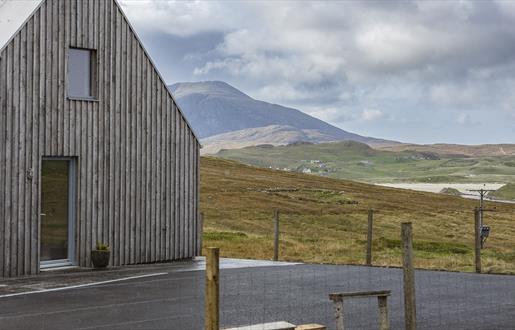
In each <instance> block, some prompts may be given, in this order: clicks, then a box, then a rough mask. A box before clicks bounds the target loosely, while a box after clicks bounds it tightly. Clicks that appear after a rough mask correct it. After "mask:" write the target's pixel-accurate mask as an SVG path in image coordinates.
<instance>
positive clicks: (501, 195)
mask: <svg viewBox="0 0 515 330" xmlns="http://www.w3.org/2000/svg"><path fill="white" fill-rule="evenodd" d="M488 197H494V198H496V199H502V200H511V201H515V183H510V184H507V185H505V186H504V187H501V188H499V189H498V190H496V191H492V192H491V193H489V194H488Z"/></svg>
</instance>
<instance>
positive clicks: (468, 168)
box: [216, 141, 515, 183]
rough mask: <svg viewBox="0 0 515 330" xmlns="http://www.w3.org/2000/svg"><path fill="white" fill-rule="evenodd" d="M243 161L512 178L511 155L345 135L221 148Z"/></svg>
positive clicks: (337, 170)
mask: <svg viewBox="0 0 515 330" xmlns="http://www.w3.org/2000/svg"><path fill="white" fill-rule="evenodd" d="M216 156H217V157H221V158H226V159H232V160H236V161H239V162H242V163H245V164H248V165H254V166H259V167H265V168H275V169H284V170H289V171H296V172H305V173H313V174H318V175H323V176H329V177H333V178H340V179H351V180H358V181H365V182H372V183H385V182H388V183H392V182H427V183H439V182H441V183H448V182H454V183H460V182H461V183H485V182H515V175H514V174H515V165H514V164H515V156H503V157H465V156H459V157H456V156H451V155H445V154H444V155H439V154H436V153H433V152H427V151H399V152H394V151H384V150H377V149H373V148H371V147H369V146H368V145H366V144H362V143H358V142H352V141H346V142H336V143H322V144H295V145H288V146H277V147H272V146H256V147H247V148H243V149H233V150H221V151H220V152H219V153H217V154H216Z"/></svg>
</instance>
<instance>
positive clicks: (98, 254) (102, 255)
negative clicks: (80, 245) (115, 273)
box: [91, 242, 111, 268]
mask: <svg viewBox="0 0 515 330" xmlns="http://www.w3.org/2000/svg"><path fill="white" fill-rule="evenodd" d="M110 257H111V250H110V249H109V245H107V244H105V243H100V242H97V246H96V249H95V250H93V251H91V262H92V263H93V266H94V267H95V268H106V267H107V265H109V258H110Z"/></svg>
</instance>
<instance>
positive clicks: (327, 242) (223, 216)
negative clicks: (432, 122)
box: [201, 157, 515, 273]
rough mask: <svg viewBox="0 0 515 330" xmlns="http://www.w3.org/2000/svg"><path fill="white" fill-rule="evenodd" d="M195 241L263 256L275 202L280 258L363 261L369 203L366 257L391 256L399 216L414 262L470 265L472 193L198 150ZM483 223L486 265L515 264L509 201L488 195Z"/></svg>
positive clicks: (395, 255) (382, 260)
mask: <svg viewBox="0 0 515 330" xmlns="http://www.w3.org/2000/svg"><path fill="white" fill-rule="evenodd" d="M201 169H202V170H201V209H202V212H204V215H205V224H204V231H205V232H204V246H213V245H214V246H218V247H220V248H221V254H222V256H225V257H236V258H254V259H270V258H271V257H272V255H273V212H274V209H279V210H280V219H281V226H280V229H281V243H280V259H281V260H289V261H304V262H312V263H334V264H362V263H364V260H365V242H366V228H367V211H368V209H374V210H376V211H377V212H376V214H375V218H374V219H375V222H374V243H373V247H374V248H373V250H374V252H373V263H374V264H375V265H381V266H400V261H401V260H400V256H401V250H400V224H401V222H406V221H411V222H412V223H413V231H414V248H415V265H416V266H417V267H421V268H427V269H447V270H454V271H473V269H474V264H473V262H474V256H473V244H474V237H473V233H474V227H473V223H474V217H473V209H474V207H475V206H477V201H474V200H467V199H464V198H460V197H456V196H449V195H442V194H432V193H425V192H416V191H411V190H402V189H393V188H387V187H380V186H375V185H369V184H364V183H358V182H352V181H345V180H338V179H331V178H324V177H320V176H315V175H305V174H299V173H291V172H284V171H276V170H269V169H262V168H256V167H250V166H246V165H242V164H240V163H237V162H234V161H229V160H222V159H217V158H212V157H203V158H202V160H201ZM487 203H488V205H487V207H488V208H495V212H489V213H487V214H486V216H485V223H486V224H488V225H490V226H491V228H492V229H491V234H490V237H489V239H488V241H487V244H486V246H487V248H486V249H485V250H483V268H484V271H485V272H497V273H515V222H514V221H513V220H514V219H515V205H513V204H501V203H491V202H487Z"/></svg>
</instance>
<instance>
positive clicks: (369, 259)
mask: <svg viewBox="0 0 515 330" xmlns="http://www.w3.org/2000/svg"><path fill="white" fill-rule="evenodd" d="M373 225H374V211H373V210H368V229H367V260H366V264H367V266H372V232H373Z"/></svg>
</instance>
